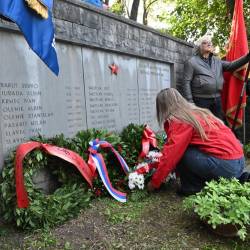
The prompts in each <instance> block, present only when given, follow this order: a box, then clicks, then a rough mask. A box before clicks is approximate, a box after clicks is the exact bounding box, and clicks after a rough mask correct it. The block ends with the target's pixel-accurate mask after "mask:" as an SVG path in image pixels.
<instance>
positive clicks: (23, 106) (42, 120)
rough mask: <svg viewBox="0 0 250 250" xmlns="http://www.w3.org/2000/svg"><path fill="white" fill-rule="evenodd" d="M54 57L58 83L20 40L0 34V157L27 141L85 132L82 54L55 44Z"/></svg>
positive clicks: (17, 36)
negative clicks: (56, 63)
mask: <svg viewBox="0 0 250 250" xmlns="http://www.w3.org/2000/svg"><path fill="white" fill-rule="evenodd" d="M57 51H58V59H59V63H60V76H59V77H56V76H54V74H53V73H52V72H51V71H50V70H49V69H48V68H47V67H46V66H45V65H44V64H43V62H41V61H40V59H39V58H38V57H37V56H36V55H35V54H34V52H33V51H32V50H31V49H30V48H29V47H28V45H27V43H26V41H25V40H24V39H23V37H22V36H20V35H17V34H10V33H5V32H1V39H0V58H1V63H0V113H1V122H0V132H1V133H0V135H1V137H0V139H1V141H0V145H1V147H2V148H1V153H2V157H3V156H4V155H5V154H6V153H7V152H8V151H9V150H10V149H12V148H14V147H15V146H16V145H18V144H20V143H22V142H24V141H27V140H28V139H29V138H30V137H31V136H35V135H38V134H41V135H45V136H47V137H50V136H54V135H56V134H60V133H64V134H65V136H72V135H73V134H75V133H76V132H77V131H79V130H81V129H86V112H85V102H84V84H83V69H82V54H81V48H80V47H77V46H71V45H68V44H67V45H66V44H58V45H57ZM0 156H1V155H0ZM1 165H2V164H1Z"/></svg>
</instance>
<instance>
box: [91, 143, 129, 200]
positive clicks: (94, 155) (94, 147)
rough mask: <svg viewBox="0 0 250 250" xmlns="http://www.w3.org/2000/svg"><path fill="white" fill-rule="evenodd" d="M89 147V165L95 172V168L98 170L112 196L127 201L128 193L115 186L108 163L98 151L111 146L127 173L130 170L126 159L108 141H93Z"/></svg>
mask: <svg viewBox="0 0 250 250" xmlns="http://www.w3.org/2000/svg"><path fill="white" fill-rule="evenodd" d="M89 144H90V147H89V152H90V154H89V160H88V165H89V167H90V169H91V171H92V173H93V174H94V172H95V170H97V171H98V173H99V175H100V177H101V179H102V182H103V184H104V186H105V187H106V189H107V190H108V192H109V193H110V195H111V196H113V197H114V198H115V199H116V200H118V201H120V202H126V201H127V198H126V196H127V195H126V193H123V192H120V191H118V190H116V189H115V188H113V186H112V184H111V182H110V179H109V176H108V171H107V167H106V164H105V162H104V159H103V157H102V155H101V154H100V153H98V149H99V148H100V149H102V148H109V149H110V150H111V151H112V152H113V153H114V154H115V156H116V157H117V159H118V160H119V162H120V165H121V166H122V168H123V170H124V172H125V173H126V174H127V173H128V172H129V167H128V165H127V163H126V162H125V161H124V159H123V158H122V157H121V156H120V154H119V153H118V152H117V151H116V150H115V149H114V148H113V147H112V145H111V144H110V143H108V142H106V141H99V140H98V139H96V140H93V141H91V142H90V143H89Z"/></svg>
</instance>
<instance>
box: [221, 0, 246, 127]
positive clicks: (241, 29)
mask: <svg viewBox="0 0 250 250" xmlns="http://www.w3.org/2000/svg"><path fill="white" fill-rule="evenodd" d="M247 53H248V43H247V33H246V27H245V21H244V15H243V0H235V4H234V15H233V21H232V27H231V34H230V38H229V44H228V50H227V55H226V60H227V61H233V60H235V59H238V58H240V57H241V56H244V55H246V54H247ZM245 74H246V65H244V66H243V67H241V68H240V69H238V70H236V71H235V72H225V73H224V79H225V82H224V85H223V90H222V107H223V110H224V113H225V115H226V119H227V121H228V124H229V126H230V127H232V125H233V121H234V117H235V113H236V109H237V105H238V103H239V100H240V95H241V90H242V87H243V83H244V79H245ZM245 106H246V94H245V93H244V96H243V99H242V103H241V107H240V112H239V115H238V118H237V120H236V127H240V126H242V119H243V108H244V107H245Z"/></svg>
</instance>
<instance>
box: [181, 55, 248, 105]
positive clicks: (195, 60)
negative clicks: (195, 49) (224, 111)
mask: <svg viewBox="0 0 250 250" xmlns="http://www.w3.org/2000/svg"><path fill="white" fill-rule="evenodd" d="M249 60H250V54H247V55H246V56H243V57H241V58H239V59H237V60H235V61H232V62H228V61H222V60H220V59H219V58H218V57H216V56H214V55H212V56H211V66H210V65H209V64H208V63H206V62H204V61H203V60H202V58H201V57H200V55H195V56H193V57H191V58H190V59H189V60H188V61H186V62H185V64H184V77H183V82H182V84H179V85H177V88H178V90H179V91H180V92H181V94H182V95H183V96H184V97H185V98H186V99H187V100H188V101H191V102H193V97H201V98H213V97H217V96H220V90H221V89H222V86H223V83H224V79H223V71H235V70H236V69H238V68H240V67H241V66H243V65H244V64H246V63H248V62H249Z"/></svg>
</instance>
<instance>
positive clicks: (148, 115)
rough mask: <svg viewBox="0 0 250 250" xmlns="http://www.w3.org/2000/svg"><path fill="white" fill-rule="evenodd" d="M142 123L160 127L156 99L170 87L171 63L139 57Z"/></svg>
mask: <svg viewBox="0 0 250 250" xmlns="http://www.w3.org/2000/svg"><path fill="white" fill-rule="evenodd" d="M137 71H138V86H139V106H140V124H148V125H149V126H150V127H151V128H152V129H154V130H155V131H157V130H158V129H159V126H158V123H157V120H156V107H155V99H156V95H157V93H158V92H159V91H160V90H161V89H164V88H169V87H170V79H171V77H170V65H168V64H164V63H159V62H153V61H149V60H143V59H137Z"/></svg>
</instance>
